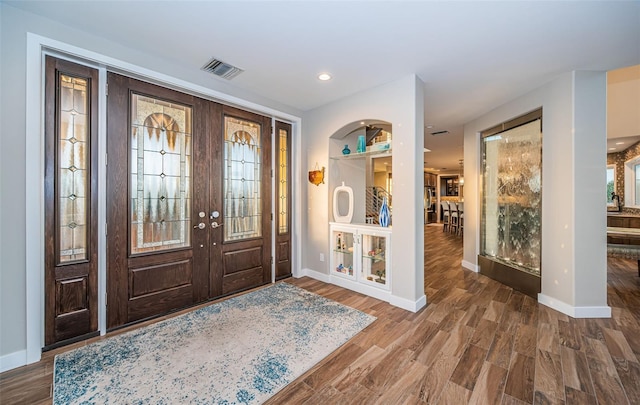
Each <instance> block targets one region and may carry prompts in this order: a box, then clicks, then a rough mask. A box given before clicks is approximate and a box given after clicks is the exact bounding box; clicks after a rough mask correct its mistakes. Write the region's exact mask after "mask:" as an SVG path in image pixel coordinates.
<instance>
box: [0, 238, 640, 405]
mask: <svg viewBox="0 0 640 405" xmlns="http://www.w3.org/2000/svg"><path fill="white" fill-rule="evenodd" d="M425 246H426V251H425V291H426V294H427V299H428V305H427V307H426V308H424V309H423V310H421V311H420V312H418V313H415V314H414V313H411V312H407V311H404V310H402V309H399V308H395V307H393V306H391V305H389V304H387V303H384V302H381V301H378V300H376V299H373V298H370V297H366V296H363V295H361V294H357V293H354V292H351V291H349V290H345V289H342V288H339V287H336V286H333V285H328V284H325V283H322V282H319V281H316V280H313V279H310V278H301V279H288V280H287V282H289V283H292V284H294V285H297V286H299V287H302V288H305V289H307V290H309V291H312V292H314V293H316V294H320V295H323V296H325V297H328V298H331V299H333V300H336V301H339V302H342V303H344V304H346V305H349V306H351V307H354V308H357V309H360V310H362V311H364V312H367V313H369V314H372V315H374V316H376V317H378V319H377V320H376V321H375V322H374V323H373V324H372V325H370V326H369V327H368V328H367V329H365V330H364V331H363V332H362V333H360V334H359V335H357V336H356V337H354V338H353V339H352V340H350V341H349V342H347V343H346V344H345V345H344V346H342V347H341V348H340V349H338V350H337V351H335V352H334V353H333V354H332V355H330V356H329V357H327V358H326V359H324V360H323V361H322V362H320V363H319V364H317V365H316V366H314V367H313V368H312V369H311V370H309V371H308V372H307V373H305V374H304V375H303V376H301V377H300V378H298V379H297V380H296V381H294V382H293V383H292V384H290V385H288V386H287V387H286V388H285V389H283V390H282V391H281V392H279V393H278V394H276V395H275V396H274V397H273V398H271V399H270V400H269V401H268V402H267V403H268V404H285V403H286V404H423V403H429V404H456V405H458V404H466V403H472V404H505V405H506V404H510V405H517V404H520V405H521V404H581V405H582V404H601V405H604V404H606V405H609V404H616V405H622V404H640V361H639V360H640V278H638V276H637V270H636V265H637V264H636V262H635V261H634V260H625V259H609V262H608V263H609V264H608V268H609V274H608V300H609V305H610V306H611V307H612V312H613V316H612V318H611V319H572V318H570V317H568V316H566V315H563V314H561V313H559V312H556V311H554V310H552V309H549V308H547V307H545V306H543V305H540V304H538V303H537V302H536V301H535V300H533V299H532V298H530V297H528V296H525V295H524V294H521V293H518V292H516V291H513V290H512V289H511V288H509V287H506V286H504V285H502V284H500V283H498V282H495V281H493V280H491V279H488V278H486V277H484V276H481V275H479V274H476V273H473V272H471V271H468V270H465V269H463V268H462V267H461V266H460V261H461V256H462V242H461V238H460V237H457V236H454V235H450V234H446V233H443V232H442V231H441V228H439V227H434V226H427V227H425ZM137 327H140V326H137ZM82 344H86V343H80V344H78V345H82ZM76 346H77V345H76ZM74 347H75V346H74ZM63 350H69V348H65V349H58V350H57V352H60V351H63ZM55 353H56V352H48V353H45V355H44V356H43V359H42V360H41V361H40V362H38V363H36V364H33V365H29V366H25V367H21V368H19V369H15V370H12V371H8V372H5V373H3V374H0V403H2V404H14V403H16V404H23V403H24V404H49V403H51V399H50V394H51V384H52V366H53V355H54V354H55Z"/></svg>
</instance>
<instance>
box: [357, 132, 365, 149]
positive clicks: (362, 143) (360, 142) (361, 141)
mask: <svg viewBox="0 0 640 405" xmlns="http://www.w3.org/2000/svg"><path fill="white" fill-rule="evenodd" d="M366 151H367V143H366V140H365V139H364V135H360V136H358V148H357V149H356V152H358V153H364V152H366Z"/></svg>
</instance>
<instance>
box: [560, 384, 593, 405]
mask: <svg viewBox="0 0 640 405" xmlns="http://www.w3.org/2000/svg"><path fill="white" fill-rule="evenodd" d="M565 397H566V399H567V400H566V404H567V405H598V400H597V399H596V397H594V396H593V395H590V394H587V393H586V392H583V391H580V390H576V389H573V388H571V387H565Z"/></svg>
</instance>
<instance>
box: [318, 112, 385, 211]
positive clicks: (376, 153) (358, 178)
mask: <svg viewBox="0 0 640 405" xmlns="http://www.w3.org/2000/svg"><path fill="white" fill-rule="evenodd" d="M391 138H392V135H391V124H390V123H387V122H384V121H371V120H363V121H358V122H354V123H351V124H348V125H346V126H344V127H343V128H341V129H340V130H339V131H337V132H336V133H334V134H333V135H332V136H331V137H330V138H329V156H330V161H329V178H328V184H329V191H330V192H331V193H333V190H334V189H335V188H336V187H338V186H340V185H342V183H343V182H344V183H345V185H346V186H349V187H351V188H352V189H353V200H354V207H353V219H352V222H353V223H361V224H363V223H377V220H378V212H379V210H380V205H381V204H382V202H383V200H384V198H385V197H386V198H387V204H388V205H391V194H390V189H391V187H392V184H393V183H392V174H391V167H392V155H391V154H392V143H391V142H392V141H391ZM363 141H364V142H363ZM362 143H364V145H362ZM359 150H364V152H358V151H359ZM330 205H331V207H329V209H330V216H331V217H332V216H333V201H330Z"/></svg>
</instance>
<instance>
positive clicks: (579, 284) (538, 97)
mask: <svg viewBox="0 0 640 405" xmlns="http://www.w3.org/2000/svg"><path fill="white" fill-rule="evenodd" d="M605 106H606V73H605V72H571V73H566V74H564V75H562V76H560V77H559V78H557V79H556V80H554V81H552V82H551V83H549V84H547V85H545V86H543V87H541V88H539V89H537V90H534V91H532V92H530V93H528V94H526V95H524V96H522V97H520V98H518V99H516V100H513V101H511V102H509V103H507V104H505V105H503V106H500V107H498V108H496V109H494V110H492V111H491V112H489V113H487V114H485V115H484V116H482V117H480V118H478V119H476V120H475V121H472V122H470V123H468V124H466V125H465V129H464V160H465V190H464V191H465V217H466V218H465V234H464V258H463V260H464V262H465V264H466V265H467V267H470V268H474V267H475V266H477V255H478V252H479V223H480V220H479V214H480V211H479V203H480V202H479V195H480V193H479V188H478V186H479V180H480V160H479V157H480V139H479V132H480V131H483V130H485V129H487V128H490V127H492V126H494V125H497V124H499V123H501V122H504V121H507V120H509V119H511V118H514V117H516V116H519V115H522V114H524V113H527V112H529V111H532V110H534V109H536V108H539V107H542V109H543V110H542V131H543V140H542V144H543V147H542V292H541V294H540V296H539V300H540V302H542V303H544V304H546V305H549V306H552V307H553V308H555V309H557V310H560V311H562V312H564V313H567V314H569V315H572V316H577V317H583V316H593V317H596V316H609V315H608V314H610V308H609V307H607V296H606V211H605V206H604V201H603V198H602V190H603V189H604V186H605V166H606V127H605V125H606V108H605Z"/></svg>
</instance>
